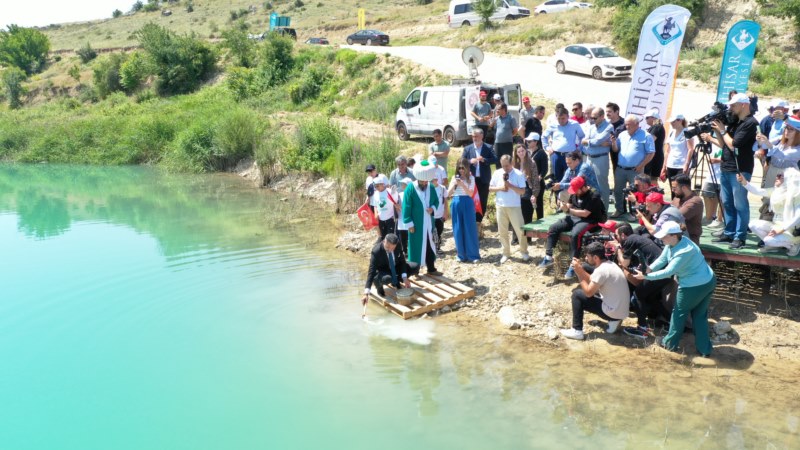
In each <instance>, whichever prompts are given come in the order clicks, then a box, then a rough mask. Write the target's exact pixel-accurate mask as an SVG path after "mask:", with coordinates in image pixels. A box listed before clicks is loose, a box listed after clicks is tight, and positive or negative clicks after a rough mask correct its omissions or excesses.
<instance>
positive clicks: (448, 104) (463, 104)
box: [395, 84, 522, 146]
mask: <svg viewBox="0 0 800 450" xmlns="http://www.w3.org/2000/svg"><path fill="white" fill-rule="evenodd" d="M481 91H486V92H487V94H488V98H489V99H491V98H492V96H493V95H494V94H498V93H499V94H500V96H502V97H503V100H504V101H505V102H506V104H507V105H508V113H509V114H511V115H512V116H513V117H514V118H515V119H517V122H519V109H520V106H521V104H522V89H521V88H520V85H519V84H510V85H507V86H492V85H487V84H460V85H459V84H455V85H453V86H420V87H418V88H415V89H414V90H412V91H411V93H409V94H408V96H407V97H406V99H405V101H404V102H403V103H402V104H401V105H400V107H399V108H398V109H397V115H396V117H395V130H396V131H397V136H398V137H399V138H400V140H402V141H405V140H406V139H408V138H409V136H410V135H412V134H418V135H423V136H433V130H436V129H440V130H442V138H443V139H444V140H445V141H447V143H449V144H450V145H451V146H455V145H457V144H458V143H459V142H461V141H466V140H467V139H468V138H469V136H470V134H471V133H472V125H473V124H474V120H473V119H472V116H470V115H469V112H470V111H472V107H473V106H475V104H476V103H478V100H479V96H480V92H481Z"/></svg>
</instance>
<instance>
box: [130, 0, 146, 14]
mask: <svg viewBox="0 0 800 450" xmlns="http://www.w3.org/2000/svg"><path fill="white" fill-rule="evenodd" d="M142 8H144V3H142V1H141V0H136V3H134V4H133V6H131V11H133V12H138V11H141V10H142Z"/></svg>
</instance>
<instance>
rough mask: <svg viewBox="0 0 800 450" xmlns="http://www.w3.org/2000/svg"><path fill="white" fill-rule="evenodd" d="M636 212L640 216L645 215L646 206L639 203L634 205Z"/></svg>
mask: <svg viewBox="0 0 800 450" xmlns="http://www.w3.org/2000/svg"><path fill="white" fill-rule="evenodd" d="M636 210H637V211H639V212H640V213H642V214H647V205H645V204H644V203H639V204H638V205H636Z"/></svg>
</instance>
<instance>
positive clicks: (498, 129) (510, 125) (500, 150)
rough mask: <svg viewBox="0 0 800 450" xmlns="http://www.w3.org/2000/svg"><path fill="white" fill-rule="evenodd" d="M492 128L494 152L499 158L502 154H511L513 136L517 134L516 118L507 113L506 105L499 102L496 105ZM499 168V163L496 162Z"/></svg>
mask: <svg viewBox="0 0 800 450" xmlns="http://www.w3.org/2000/svg"><path fill="white" fill-rule="evenodd" d="M491 126H492V128H494V130H495V133H494V152H495V155H496V156H497V157H498V158H500V157H502V156H503V155H508V156H511V154H512V152H513V151H514V136H515V135H516V134H517V120H516V119H514V117H513V116H511V114H509V113H508V105H506V104H505V103H500V104H499V105H498V106H497V116H495V117H494V118H493V119H492V122H491ZM497 168H498V169H500V163H499V162H498V163H497Z"/></svg>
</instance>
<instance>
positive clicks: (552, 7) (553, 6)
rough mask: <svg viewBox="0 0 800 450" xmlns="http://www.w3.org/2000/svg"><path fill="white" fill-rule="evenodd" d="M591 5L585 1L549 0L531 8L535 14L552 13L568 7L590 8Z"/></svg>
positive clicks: (566, 9) (568, 8) (565, 9)
mask: <svg viewBox="0 0 800 450" xmlns="http://www.w3.org/2000/svg"><path fill="white" fill-rule="evenodd" d="M592 6H593V5H592V4H591V3H586V2H576V1H573V0H549V1H546V2H544V3H542V4H541V5H539V6H537V7H536V9H534V10H533V12H534V13H535V14H552V13H556V12H561V11H568V10H570V9H581V8H591V7H592Z"/></svg>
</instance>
